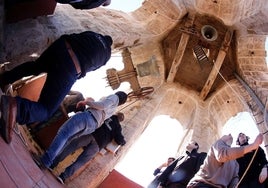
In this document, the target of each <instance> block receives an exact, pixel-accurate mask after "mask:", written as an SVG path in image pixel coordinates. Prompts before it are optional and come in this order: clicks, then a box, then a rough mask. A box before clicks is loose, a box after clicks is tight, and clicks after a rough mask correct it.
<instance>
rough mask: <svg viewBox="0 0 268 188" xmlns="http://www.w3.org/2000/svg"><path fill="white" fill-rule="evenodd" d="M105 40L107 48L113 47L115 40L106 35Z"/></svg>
mask: <svg viewBox="0 0 268 188" xmlns="http://www.w3.org/2000/svg"><path fill="white" fill-rule="evenodd" d="M104 39H105V42H106V44H107V46H112V44H113V39H112V37H111V36H109V35H104Z"/></svg>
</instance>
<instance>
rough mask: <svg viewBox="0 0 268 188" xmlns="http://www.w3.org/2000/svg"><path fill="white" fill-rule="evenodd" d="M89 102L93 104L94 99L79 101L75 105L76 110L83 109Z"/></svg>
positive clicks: (88, 98)
mask: <svg viewBox="0 0 268 188" xmlns="http://www.w3.org/2000/svg"><path fill="white" fill-rule="evenodd" d="M90 102H94V99H93V98H91V97H87V98H86V99H85V100H83V101H79V102H78V103H77V104H76V108H77V109H79V108H82V107H85V106H86V105H87V104H88V103H90Z"/></svg>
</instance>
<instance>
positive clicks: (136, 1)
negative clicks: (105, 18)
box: [106, 0, 144, 12]
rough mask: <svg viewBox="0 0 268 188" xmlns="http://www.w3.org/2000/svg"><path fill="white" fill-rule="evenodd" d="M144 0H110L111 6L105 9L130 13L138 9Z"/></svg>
mask: <svg viewBox="0 0 268 188" xmlns="http://www.w3.org/2000/svg"><path fill="white" fill-rule="evenodd" d="M143 1H144V0H111V4H110V5H109V6H107V7H106V8H109V9H115V10H122V11H124V12H132V11H134V10H136V9H137V8H139V7H140V6H141V4H142V2H143Z"/></svg>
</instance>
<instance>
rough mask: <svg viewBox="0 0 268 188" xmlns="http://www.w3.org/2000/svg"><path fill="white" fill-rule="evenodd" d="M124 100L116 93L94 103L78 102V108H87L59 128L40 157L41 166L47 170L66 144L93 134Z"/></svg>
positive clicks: (122, 94)
mask: <svg viewBox="0 0 268 188" xmlns="http://www.w3.org/2000/svg"><path fill="white" fill-rule="evenodd" d="M126 100H127V94H126V93H124V92H122V91H118V92H116V93H115V94H112V95H109V96H107V97H104V98H102V99H100V100H99V101H96V102H94V101H93V99H91V98H87V99H86V100H85V101H80V102H79V103H78V104H77V106H78V107H79V106H81V105H82V106H85V105H88V106H89V107H88V108H87V109H86V110H85V111H84V112H77V113H76V114H75V115H74V116H72V117H71V118H70V119H69V120H67V121H66V122H65V123H64V124H63V125H62V126H61V128H60V129H59V130H58V132H57V134H56V136H55V138H54V140H53V141H52V143H51V145H50V146H49V148H48V150H47V151H46V152H45V153H44V154H43V155H42V157H41V164H42V166H44V167H46V168H49V167H50V166H51V165H52V163H53V161H54V160H55V158H56V157H57V156H58V155H59V153H60V152H61V151H62V150H63V149H64V147H65V145H66V144H67V143H68V142H71V141H72V140H73V139H76V138H78V137H80V136H83V135H88V134H90V133H92V132H94V131H95V129H97V128H98V127H100V126H101V125H102V124H103V122H104V120H105V119H108V118H109V117H111V116H112V115H113V114H114V113H115V112H116V108H117V106H119V105H122V104H124V103H125V102H126Z"/></svg>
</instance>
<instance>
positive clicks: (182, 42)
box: [167, 16, 194, 82]
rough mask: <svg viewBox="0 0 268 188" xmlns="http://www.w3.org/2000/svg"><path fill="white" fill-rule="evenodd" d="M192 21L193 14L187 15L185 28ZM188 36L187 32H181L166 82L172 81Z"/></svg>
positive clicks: (190, 24) (189, 25) (191, 23)
mask: <svg viewBox="0 0 268 188" xmlns="http://www.w3.org/2000/svg"><path fill="white" fill-rule="evenodd" d="M193 23H194V16H189V17H188V18H187V21H186V23H185V25H184V26H185V27H186V28H189V27H191V26H192V25H193ZM189 38H190V34H189V33H182V35H181V39H180V43H179V46H178V48H177V51H176V54H175V58H174V60H173V62H172V65H171V68H170V71H169V74H168V78H167V82H173V81H174V78H175V76H176V74H177V71H178V69H179V66H180V64H181V60H182V57H183V55H184V52H185V49H186V46H187V43H188V41H189Z"/></svg>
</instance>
